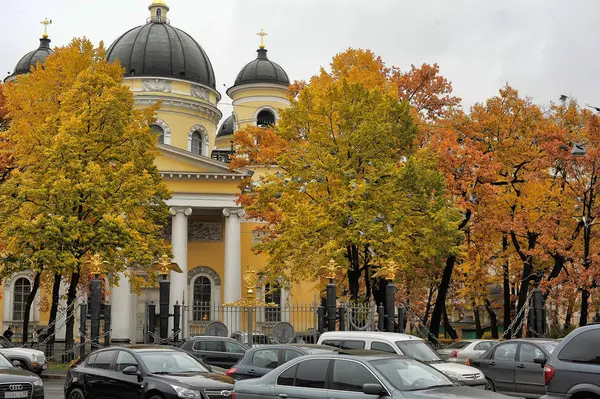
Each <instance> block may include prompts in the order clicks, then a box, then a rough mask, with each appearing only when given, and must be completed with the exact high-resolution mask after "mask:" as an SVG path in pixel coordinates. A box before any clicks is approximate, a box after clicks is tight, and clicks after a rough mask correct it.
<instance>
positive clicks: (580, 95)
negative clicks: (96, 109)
mask: <svg viewBox="0 0 600 399" xmlns="http://www.w3.org/2000/svg"><path fill="white" fill-rule="evenodd" d="M2 3H3V4H2V11H3V15H4V18H3V19H2V24H0V54H1V55H0V78H1V79H4V78H5V77H6V76H7V75H8V72H12V70H13V69H14V66H15V65H16V63H17V61H18V60H19V59H20V58H21V57H22V56H23V55H24V54H25V53H27V52H28V51H31V50H33V49H35V48H37V46H38V44H39V42H38V39H39V37H40V36H41V34H42V33H43V27H42V25H41V24H40V21H42V20H43V19H44V18H45V17H48V18H50V19H52V21H53V24H52V25H51V26H50V27H49V30H48V32H49V35H50V38H51V39H52V45H53V46H61V45H65V44H68V42H69V41H70V40H71V39H72V38H73V37H81V36H86V37H88V38H89V39H91V40H92V41H93V42H94V43H99V42H100V41H101V40H102V41H104V43H105V45H106V46H107V47H108V46H109V45H110V44H111V43H112V42H113V41H114V40H115V39H116V38H118V37H119V36H120V35H121V34H122V33H124V32H125V31H127V30H129V29H131V28H133V27H135V26H138V25H142V24H144V23H145V21H146V18H147V17H149V15H150V14H149V11H148V5H149V4H150V3H151V0H53V1H47V0H46V1H42V0H21V1H8V0H2ZM167 3H168V5H169V7H170V12H169V15H168V16H169V19H170V20H171V24H172V25H173V26H175V27H177V28H179V29H182V30H184V31H186V32H187V33H189V34H190V35H191V36H192V37H194V38H195V39H196V41H197V42H198V43H200V45H201V46H202V47H203V48H204V50H205V51H206V53H207V54H208V56H209V58H210V60H211V62H212V65H213V68H214V70H215V75H216V79H217V89H218V90H219V91H220V92H221V94H222V95H223V98H222V100H221V104H220V106H219V108H220V109H221V110H222V111H223V114H224V115H225V117H226V116H228V115H230V113H231V106H230V104H231V99H230V98H229V97H227V95H226V94H225V90H226V87H229V86H231V85H232V84H233V82H234V81H235V78H236V76H237V74H238V72H239V71H240V69H241V68H242V67H243V66H244V65H245V64H246V63H247V62H249V61H251V60H253V59H254V58H256V49H257V48H258V45H259V43H260V38H259V37H258V36H256V33H257V32H259V31H260V30H261V29H264V30H265V32H267V34H268V36H266V38H265V43H266V47H267V49H268V50H269V53H268V56H269V58H270V59H271V60H272V61H275V62H277V63H278V64H280V65H281V66H282V67H283V68H284V69H285V70H286V71H287V73H288V75H289V76H290V79H292V80H301V79H309V78H310V77H311V76H312V75H314V74H316V73H317V72H318V71H319V68H320V67H321V66H324V67H327V66H328V65H329V63H330V61H331V58H332V57H333V56H334V55H335V54H337V53H339V52H342V51H344V50H346V49H347V48H349V47H353V48H369V49H371V50H372V51H374V52H375V53H376V54H377V55H379V56H381V57H382V58H383V59H384V61H385V62H386V63H387V65H388V66H397V67H399V68H400V69H401V70H407V69H409V68H410V66H411V64H414V65H421V64H423V63H437V64H438V65H439V66H440V70H441V74H442V75H443V76H445V77H446V78H447V79H449V80H450V81H451V82H452V84H453V87H454V94H455V95H457V96H459V97H461V98H462V99H463V106H464V107H465V108H467V109H468V107H470V106H471V105H472V104H474V103H476V102H481V101H485V99H486V98H489V97H492V96H494V95H496V94H497V93H498V89H499V88H501V87H502V86H503V85H504V84H505V83H507V82H508V83H509V84H510V85H512V86H513V87H515V88H516V89H518V90H519V91H520V93H521V94H522V95H524V96H530V97H532V98H533V100H534V102H536V103H538V104H547V103H548V102H550V101H557V100H558V98H559V96H560V95H561V94H565V95H568V96H572V97H574V98H576V99H578V100H579V102H580V103H581V104H591V105H596V106H599V105H600V79H599V78H598V77H597V76H596V73H597V70H598V66H599V65H600V52H599V51H598V50H599V47H600V43H599V42H598V39H597V36H596V34H598V33H599V30H600V1H597V0H569V1H565V0H502V1H496V0H471V1H468V0H412V1H405V0H167Z"/></svg>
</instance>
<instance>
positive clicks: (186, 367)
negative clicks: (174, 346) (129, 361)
mask: <svg viewBox="0 0 600 399" xmlns="http://www.w3.org/2000/svg"><path fill="white" fill-rule="evenodd" d="M138 357H139V358H140V359H141V362H142V364H143V365H144V366H145V367H146V369H147V370H148V372H150V373H160V374H176V373H192V372H197V373H207V372H208V369H207V368H206V366H204V364H202V363H201V362H199V361H198V360H196V359H195V358H194V357H192V356H190V355H189V354H187V353H186V352H180V351H174V350H150V351H147V352H146V351H144V352H138Z"/></svg>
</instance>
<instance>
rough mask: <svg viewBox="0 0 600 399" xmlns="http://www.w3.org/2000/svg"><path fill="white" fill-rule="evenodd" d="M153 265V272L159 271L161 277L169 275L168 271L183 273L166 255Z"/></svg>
mask: <svg viewBox="0 0 600 399" xmlns="http://www.w3.org/2000/svg"><path fill="white" fill-rule="evenodd" d="M154 264H155V265H156V267H155V268H154V270H160V274H161V275H163V276H166V275H167V274H169V271H171V270H172V271H174V272H176V273H183V270H181V268H180V267H179V265H178V264H177V263H175V262H173V260H172V259H171V258H170V257H169V256H168V255H166V254H165V255H163V256H161V257H160V259H159V260H158V261H156V262H154Z"/></svg>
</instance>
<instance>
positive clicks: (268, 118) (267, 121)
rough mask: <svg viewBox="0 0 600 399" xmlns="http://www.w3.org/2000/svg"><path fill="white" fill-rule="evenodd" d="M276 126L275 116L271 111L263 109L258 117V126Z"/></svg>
mask: <svg viewBox="0 0 600 399" xmlns="http://www.w3.org/2000/svg"><path fill="white" fill-rule="evenodd" d="M274 124H275V115H273V113H272V112H271V111H269V110H266V109H263V110H262V111H260V112H259V113H258V116H257V117H256V126H258V127H268V126H271V125H274Z"/></svg>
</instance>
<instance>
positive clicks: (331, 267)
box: [317, 259, 342, 280]
mask: <svg viewBox="0 0 600 399" xmlns="http://www.w3.org/2000/svg"><path fill="white" fill-rule="evenodd" d="M341 268H342V267H341V266H339V265H338V264H337V262H336V261H335V260H334V259H330V260H329V264H328V265H327V266H321V267H320V268H319V270H318V271H317V274H318V273H320V272H321V271H326V272H327V274H326V275H325V278H328V279H330V280H334V279H335V275H336V272H337V271H338V270H339V269H341Z"/></svg>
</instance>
